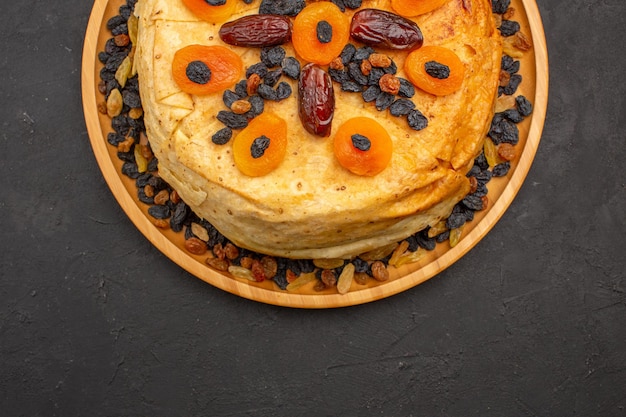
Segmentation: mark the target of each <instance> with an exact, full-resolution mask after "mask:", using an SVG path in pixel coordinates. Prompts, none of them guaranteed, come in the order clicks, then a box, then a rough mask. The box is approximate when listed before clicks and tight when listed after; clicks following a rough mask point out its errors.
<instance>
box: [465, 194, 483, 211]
mask: <svg viewBox="0 0 626 417" xmlns="http://www.w3.org/2000/svg"><path fill="white" fill-rule="evenodd" d="M461 202H462V203H463V205H464V206H465V207H467V208H468V209H470V210H474V211H480V210H482V209H483V200H482V198H480V197H478V196H477V195H475V194H472V195H468V196H465V198H464V199H463V200H461Z"/></svg>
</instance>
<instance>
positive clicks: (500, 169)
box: [491, 161, 511, 177]
mask: <svg viewBox="0 0 626 417" xmlns="http://www.w3.org/2000/svg"><path fill="white" fill-rule="evenodd" d="M509 169H511V163H510V162H509V161H506V162H502V163H501V164H498V165H496V166H494V167H493V169H492V170H491V173H492V174H493V176H494V177H504V176H505V175H506V174H508V172H509Z"/></svg>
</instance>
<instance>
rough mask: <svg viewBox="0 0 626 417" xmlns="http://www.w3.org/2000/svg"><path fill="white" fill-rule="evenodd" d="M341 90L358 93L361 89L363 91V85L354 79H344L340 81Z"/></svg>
mask: <svg viewBox="0 0 626 417" xmlns="http://www.w3.org/2000/svg"><path fill="white" fill-rule="evenodd" d="M341 90H342V91H345V92H348V93H360V92H361V91H363V87H361V86H360V85H358V84H357V83H355V82H354V81H345V82H343V83H341Z"/></svg>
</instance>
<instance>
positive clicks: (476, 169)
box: [466, 161, 481, 177]
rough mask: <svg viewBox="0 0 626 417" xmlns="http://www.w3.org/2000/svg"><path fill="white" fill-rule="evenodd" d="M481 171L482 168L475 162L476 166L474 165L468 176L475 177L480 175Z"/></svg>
mask: <svg viewBox="0 0 626 417" xmlns="http://www.w3.org/2000/svg"><path fill="white" fill-rule="evenodd" d="M480 171H481V169H480V167H479V166H478V165H477V164H476V161H474V165H472V168H470V170H469V171H468V172H467V174H466V176H467V177H475V176H476V175H478V174H480Z"/></svg>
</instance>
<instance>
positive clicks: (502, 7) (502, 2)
mask: <svg viewBox="0 0 626 417" xmlns="http://www.w3.org/2000/svg"><path fill="white" fill-rule="evenodd" d="M510 5H511V0H491V10H492V11H493V12H494V13H498V14H504V13H506V11H507V9H508V8H509V6H510Z"/></svg>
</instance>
